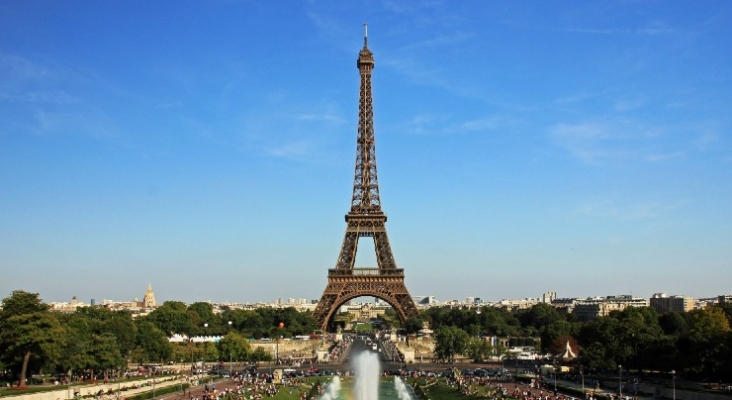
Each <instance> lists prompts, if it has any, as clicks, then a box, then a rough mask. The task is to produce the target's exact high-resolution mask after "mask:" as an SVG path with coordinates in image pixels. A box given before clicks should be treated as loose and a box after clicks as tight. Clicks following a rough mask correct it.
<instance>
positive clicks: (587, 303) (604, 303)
mask: <svg viewBox="0 0 732 400" xmlns="http://www.w3.org/2000/svg"><path fill="white" fill-rule="evenodd" d="M628 307H648V300H646V299H644V298H641V297H633V296H631V295H619V296H607V297H595V298H587V299H584V300H577V302H576V304H575V306H574V311H573V313H574V315H576V316H577V318H578V319H579V320H581V321H588V320H591V319H594V318H597V317H606V316H608V315H610V313H611V312H613V311H622V310H625V309H626V308H628Z"/></svg>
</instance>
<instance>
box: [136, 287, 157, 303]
mask: <svg viewBox="0 0 732 400" xmlns="http://www.w3.org/2000/svg"><path fill="white" fill-rule="evenodd" d="M137 306H138V307H140V308H155V306H156V303H155V292H153V290H152V285H150V284H149V283H148V285H147V291H146V292H145V296H143V297H142V301H138V302H137Z"/></svg>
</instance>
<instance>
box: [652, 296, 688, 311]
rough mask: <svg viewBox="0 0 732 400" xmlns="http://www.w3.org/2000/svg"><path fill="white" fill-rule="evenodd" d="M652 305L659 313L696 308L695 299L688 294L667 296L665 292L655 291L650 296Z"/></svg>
mask: <svg viewBox="0 0 732 400" xmlns="http://www.w3.org/2000/svg"><path fill="white" fill-rule="evenodd" d="M650 305H651V308H653V309H654V310H656V312H657V313H659V314H664V313H667V312H689V311H691V310H693V309H694V299H693V298H691V297H688V296H678V295H674V296H667V295H666V294H665V293H655V294H654V295H653V296H651V298H650Z"/></svg>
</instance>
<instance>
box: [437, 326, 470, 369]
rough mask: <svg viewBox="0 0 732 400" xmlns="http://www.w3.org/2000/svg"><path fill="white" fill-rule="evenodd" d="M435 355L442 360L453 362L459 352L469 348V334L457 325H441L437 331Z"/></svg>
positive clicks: (464, 351) (461, 352)
mask: <svg viewBox="0 0 732 400" xmlns="http://www.w3.org/2000/svg"><path fill="white" fill-rule="evenodd" d="M435 341H436V343H435V355H436V356H437V358H439V359H440V360H444V361H446V362H453V361H454V360H455V356H456V355H458V354H465V353H466V351H467V349H468V334H467V333H466V332H465V331H464V330H462V329H460V328H458V327H457V326H441V327H439V328H437V330H436V331H435Z"/></svg>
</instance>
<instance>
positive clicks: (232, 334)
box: [0, 290, 316, 386]
mask: <svg viewBox="0 0 732 400" xmlns="http://www.w3.org/2000/svg"><path fill="white" fill-rule="evenodd" d="M315 329H316V325H315V320H314V319H313V317H312V315H311V314H310V313H301V312H298V311H297V310H295V309H294V308H285V309H271V308H260V309H256V310H251V311H249V310H231V309H226V310H224V311H223V312H221V313H214V311H213V307H212V306H211V304H209V303H203V302H198V303H193V304H190V305H186V304H184V303H182V302H177V301H168V302H165V303H163V304H162V305H161V306H160V307H158V308H156V309H155V310H153V311H152V312H150V313H149V314H147V315H145V316H140V317H137V318H133V315H132V313H131V312H130V311H127V310H109V309H107V308H104V307H80V308H77V309H76V311H74V312H71V313H61V312H54V311H51V310H50V307H49V306H48V304H46V303H44V302H43V301H42V300H41V299H40V298H39V295H38V294H37V293H28V292H25V291H22V290H16V291H14V292H12V294H11V295H10V296H8V297H7V298H5V299H3V300H2V309H1V310H0V371H5V373H6V374H7V375H9V377H8V378H11V379H12V380H13V381H15V382H17V383H18V385H20V386H23V385H24V384H25V382H26V376H28V375H29V371H33V372H34V373H39V374H40V373H46V374H50V373H56V374H59V375H63V376H69V377H70V376H71V375H83V376H89V377H95V376H96V375H98V374H104V375H105V376H106V375H107V374H109V373H112V372H117V373H118V372H119V371H123V370H125V369H126V368H127V366H128V365H129V363H139V364H153V363H154V364H167V363H169V362H176V363H177V362H180V363H189V362H190V363H193V362H194V361H199V360H204V361H216V360H222V361H223V360H225V361H228V360H237V361H244V360H252V361H266V360H268V359H269V357H270V355H269V354H267V353H266V352H264V351H263V350H262V349H261V348H259V349H257V350H256V351H252V350H251V347H250V346H249V339H250V338H256V339H261V338H278V337H287V338H289V337H292V336H294V335H306V334H309V333H311V332H314V331H315ZM174 334H181V335H185V336H187V337H195V336H220V337H221V340H219V341H218V342H217V343H213V342H207V343H195V342H192V341H187V342H183V343H171V342H170V341H169V340H168V338H169V337H171V336H172V335H174Z"/></svg>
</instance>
